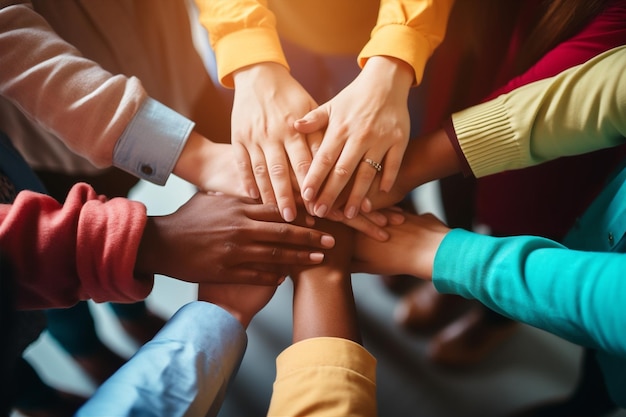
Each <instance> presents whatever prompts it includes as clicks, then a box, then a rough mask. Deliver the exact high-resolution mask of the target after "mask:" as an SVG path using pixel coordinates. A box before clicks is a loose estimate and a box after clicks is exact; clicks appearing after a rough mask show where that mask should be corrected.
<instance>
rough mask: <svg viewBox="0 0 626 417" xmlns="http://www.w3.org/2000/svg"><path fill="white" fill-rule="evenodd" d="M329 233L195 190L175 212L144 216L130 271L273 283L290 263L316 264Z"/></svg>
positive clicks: (269, 209)
mask: <svg viewBox="0 0 626 417" xmlns="http://www.w3.org/2000/svg"><path fill="white" fill-rule="evenodd" d="M334 243H335V241H334V238H333V237H332V236H330V235H328V234H326V233H322V232H319V231H317V230H314V229H310V228H308V227H303V226H297V225H293V224H289V223H285V222H284V220H283V219H282V218H281V216H280V213H279V212H278V207H276V205H272V204H258V202H256V201H255V200H252V199H249V198H245V197H233V196H229V195H209V194H206V193H197V194H195V195H194V196H193V197H192V198H191V199H190V200H189V201H188V202H187V203H185V204H184V205H183V206H182V207H180V208H179V209H178V210H177V211H176V212H174V213H172V214H170V215H167V216H151V217H148V221H147V223H146V227H145V230H144V234H143V237H142V240H141V244H140V246H139V252H138V254H137V261H136V264H135V271H136V272H137V273H138V274H163V275H167V276H170V277H174V278H177V279H180V280H183V281H189V282H213V283H218V282H219V283H239V284H257V285H276V283H277V282H278V281H279V280H280V279H282V277H283V276H284V275H285V274H286V271H287V269H288V268H289V267H290V266H293V265H315V264H319V263H320V262H322V260H323V258H324V252H323V249H328V248H331V247H333V246H334Z"/></svg>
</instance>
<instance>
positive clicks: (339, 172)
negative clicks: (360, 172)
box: [333, 165, 351, 178]
mask: <svg viewBox="0 0 626 417" xmlns="http://www.w3.org/2000/svg"><path fill="white" fill-rule="evenodd" d="M333 173H334V174H335V175H336V176H337V177H339V178H346V177H349V176H350V174H351V173H350V170H349V169H348V168H346V167H345V166H344V165H337V166H335V168H334V169H333Z"/></svg>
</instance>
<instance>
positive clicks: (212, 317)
mask: <svg viewBox="0 0 626 417" xmlns="http://www.w3.org/2000/svg"><path fill="white" fill-rule="evenodd" d="M246 344H247V337H246V333H245V330H244V328H243V327H242V326H241V324H240V323H239V322H238V321H237V320H236V319H235V318H234V317H233V316H232V315H230V314H229V313H228V312H226V311H225V310H223V309H222V308H220V307H217V306H215V305H213V304H210V303H206V302H203V301H194V302H191V303H189V304H186V305H185V306H183V307H182V308H181V309H180V310H178V311H177V312H176V314H174V316H172V318H171V319H170V320H169V321H168V322H167V324H166V325H165V326H164V327H163V329H162V330H161V331H160V332H159V333H158V334H157V335H156V336H155V337H154V339H152V340H151V341H150V342H148V343H147V344H145V345H144V346H143V347H142V348H141V349H140V350H139V351H138V352H137V353H136V354H135V355H134V356H133V357H132V358H131V359H130V360H129V361H128V362H127V363H126V364H125V365H124V366H123V367H122V368H120V369H119V370H118V371H117V372H116V373H115V374H114V375H113V376H112V377H111V378H109V379H108V380H107V381H106V382H105V383H104V384H103V385H101V386H100V388H99V389H98V390H97V391H96V392H95V394H94V395H93V396H92V398H91V399H90V400H89V401H88V402H87V403H86V404H85V405H84V406H83V407H81V409H80V410H79V411H78V413H77V414H76V417H163V416H167V417H179V416H186V417H195V416H199V417H200V416H202V417H204V416H215V415H217V413H218V411H219V408H220V406H221V404H222V401H223V399H224V395H225V393H226V388H227V386H228V383H229V381H230V380H231V378H232V377H233V376H234V375H235V373H236V372H237V369H238V368H239V365H240V363H241V360H242V358H243V354H244V352H245V349H246Z"/></svg>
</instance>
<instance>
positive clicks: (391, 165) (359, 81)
mask: <svg viewBox="0 0 626 417" xmlns="http://www.w3.org/2000/svg"><path fill="white" fill-rule="evenodd" d="M413 77H414V75H413V70H412V68H411V67H410V66H409V65H408V64H406V63H404V62H402V61H400V60H397V59H395V58H389V57H382V56H376V57H372V58H370V59H369V60H368V62H367V63H366V65H365V67H364V68H363V70H362V71H361V73H360V74H359V75H358V76H357V78H356V79H355V80H354V81H353V82H352V83H351V84H350V85H348V86H347V87H346V88H345V89H344V90H342V91H341V92H340V93H339V94H337V96H335V97H334V98H333V99H331V100H330V101H328V102H327V103H324V104H323V105H321V106H320V107H319V108H317V109H315V110H313V111H311V112H310V113H308V114H307V115H306V116H304V117H303V118H302V119H300V120H298V121H296V123H295V128H296V129H297V130H298V131H299V132H302V133H311V132H315V131H323V130H325V134H324V139H323V141H322V144H321V146H320V148H319V150H318V151H317V152H316V153H315V156H314V158H313V162H312V164H311V168H310V169H309V172H308V174H307V175H306V177H305V179H304V183H303V185H302V187H301V189H302V197H303V199H304V200H305V201H307V202H313V201H314V202H315V204H314V213H311V214H315V215H316V216H318V217H324V216H326V215H327V214H328V212H329V211H330V209H331V208H332V207H333V206H334V205H335V201H336V199H337V198H338V196H339V194H340V193H341V192H342V190H343V189H344V188H345V187H346V185H347V184H348V183H349V181H350V180H351V178H352V176H353V174H355V177H354V182H353V185H352V189H351V191H350V195H349V197H348V199H347V203H346V205H345V209H344V214H345V216H346V217H348V218H354V217H355V216H356V215H357V213H358V211H359V209H360V206H361V202H362V200H363V198H364V197H365V195H366V193H367V191H368V190H369V189H370V186H371V185H372V182H373V181H374V179H375V177H376V176H377V174H378V173H377V171H376V170H375V169H374V168H373V167H371V166H370V165H369V164H366V163H364V162H362V161H363V159H364V158H369V159H371V160H373V161H376V162H379V163H381V164H383V171H382V178H381V182H380V189H381V190H383V191H386V190H389V189H390V188H391V186H392V185H393V183H394V182H395V179H396V176H397V174H398V170H399V168H400V164H401V162H402V156H403V154H404V150H405V148H406V146H407V143H408V139H409V129H410V120H409V111H408V107H407V99H408V94H409V89H410V87H411V85H412V83H413ZM378 175H380V174H378Z"/></svg>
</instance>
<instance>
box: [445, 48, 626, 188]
mask: <svg viewBox="0 0 626 417" xmlns="http://www.w3.org/2000/svg"><path fill="white" fill-rule="evenodd" d="M624 114H626V47H625V46H621V47H618V48H614V49H611V50H610V51H607V52H605V53H603V54H600V55H598V56H597V57H594V58H593V59H590V60H589V61H587V62H585V63H584V64H581V65H579V66H576V67H573V68H570V69H568V70H566V71H563V72H561V73H560V74H558V75H556V76H554V77H551V78H546V79H543V80H540V81H536V82H534V83H530V84H527V85H525V86H522V87H519V88H517V89H515V90H513V91H511V92H510V93H507V94H503V95H501V96H499V97H497V98H495V99H493V100H491V101H488V102H485V103H482V104H479V105H476V106H473V107H470V108H468V109H465V110H463V111H460V112H458V113H455V114H453V115H452V124H453V126H454V131H455V133H456V136H457V139H458V141H459V145H460V147H461V150H462V151H463V154H464V155H465V158H466V159H467V162H468V163H469V166H470V168H471V169H472V172H473V174H474V175H475V176H476V177H484V176H486V175H491V174H495V173H498V172H502V171H506V170H511V169H520V168H525V167H529V166H532V165H536V164H540V163H542V162H546V161H549V160H552V159H556V158H559V157H562V156H571V155H579V154H583V153H588V152H592V151H596V150H599V149H604V148H608V147H613V146H617V145H620V144H622V143H624V141H625V140H626V139H625V138H624V137H625V136H626V118H624V117H623V115H624Z"/></svg>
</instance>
